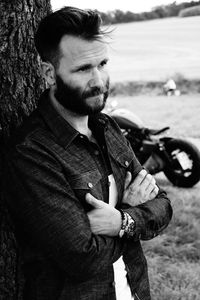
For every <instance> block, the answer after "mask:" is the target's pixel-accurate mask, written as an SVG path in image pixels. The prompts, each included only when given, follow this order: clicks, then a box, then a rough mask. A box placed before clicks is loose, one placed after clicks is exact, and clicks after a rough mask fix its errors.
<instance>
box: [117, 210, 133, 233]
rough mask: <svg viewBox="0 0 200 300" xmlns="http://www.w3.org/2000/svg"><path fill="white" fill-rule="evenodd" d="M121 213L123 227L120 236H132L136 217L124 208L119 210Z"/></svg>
mask: <svg viewBox="0 0 200 300" xmlns="http://www.w3.org/2000/svg"><path fill="white" fill-rule="evenodd" d="M119 211H120V213H121V228H120V230H119V233H118V235H119V237H120V238H122V237H123V236H124V235H125V236H127V237H132V236H133V235H134V230H135V221H134V219H133V218H132V217H131V216H130V215H129V214H128V213H127V212H124V211H123V210H121V209H120V210H119Z"/></svg>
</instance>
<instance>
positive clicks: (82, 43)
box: [60, 35, 108, 66]
mask: <svg viewBox="0 0 200 300" xmlns="http://www.w3.org/2000/svg"><path fill="white" fill-rule="evenodd" d="M60 50H61V61H62V60H65V61H67V62H68V64H70V65H71V66H78V65H82V64H88V63H91V64H93V63H94V64H95V63H98V62H100V61H102V60H103V59H108V46H107V44H106V42H105V41H104V40H103V38H101V40H93V41H88V40H85V39H82V38H79V37H75V36H70V35H65V36H64V37H63V38H62V39H61V42H60Z"/></svg>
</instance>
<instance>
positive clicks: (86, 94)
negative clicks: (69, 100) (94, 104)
mask: <svg viewBox="0 0 200 300" xmlns="http://www.w3.org/2000/svg"><path fill="white" fill-rule="evenodd" d="M108 91H109V82H107V83H106V86H105V87H93V88H91V89H90V90H89V91H85V92H84V94H83V96H84V98H88V97H94V96H99V95H101V94H106V93H108Z"/></svg>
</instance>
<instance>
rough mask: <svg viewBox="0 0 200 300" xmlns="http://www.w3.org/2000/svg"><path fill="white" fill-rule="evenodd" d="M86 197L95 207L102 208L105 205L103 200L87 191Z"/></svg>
mask: <svg viewBox="0 0 200 300" xmlns="http://www.w3.org/2000/svg"><path fill="white" fill-rule="evenodd" d="M85 199H86V201H87V203H89V204H90V205H92V206H93V207H94V208H102V207H103V206H104V202H103V201H101V200H98V199H97V198H95V197H94V196H92V195H91V194H90V193H87V194H86V195H85Z"/></svg>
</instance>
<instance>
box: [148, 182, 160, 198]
mask: <svg viewBox="0 0 200 300" xmlns="http://www.w3.org/2000/svg"><path fill="white" fill-rule="evenodd" d="M158 192H159V188H158V186H157V185H156V186H155V188H154V189H153V191H152V192H151V194H150V197H151V199H154V198H155V197H156V196H157V195H158Z"/></svg>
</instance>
